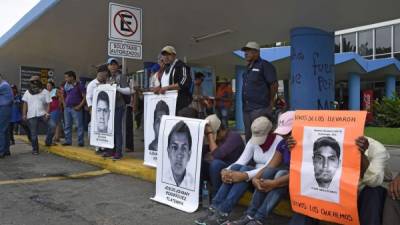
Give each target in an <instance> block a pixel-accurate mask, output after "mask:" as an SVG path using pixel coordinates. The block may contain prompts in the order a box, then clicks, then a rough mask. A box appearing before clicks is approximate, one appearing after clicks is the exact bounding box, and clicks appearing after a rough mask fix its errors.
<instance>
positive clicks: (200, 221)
mask: <svg viewBox="0 0 400 225" xmlns="http://www.w3.org/2000/svg"><path fill="white" fill-rule="evenodd" d="M214 213H215V209H213V208H211V207H210V208H208V209H207V210H206V213H205V214H204V215H203V216H202V217H200V218H198V219H196V220H195V221H194V222H195V223H196V224H199V225H205V223H204V221H206V220H207V219H208V218H209V217H211V216H212V215H213V214H214Z"/></svg>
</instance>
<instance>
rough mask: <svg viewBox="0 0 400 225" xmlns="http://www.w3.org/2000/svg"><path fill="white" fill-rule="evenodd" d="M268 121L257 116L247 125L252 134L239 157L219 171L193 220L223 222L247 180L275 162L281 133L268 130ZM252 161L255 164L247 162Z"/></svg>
mask: <svg viewBox="0 0 400 225" xmlns="http://www.w3.org/2000/svg"><path fill="white" fill-rule="evenodd" d="M271 130H272V123H271V122H270V121H269V120H268V119H267V118H266V117H259V118H257V119H255V120H254V122H253V123H252V125H251V131H252V137H251V139H250V140H249V142H248V143H247V145H246V147H245V149H244V151H243V153H242V155H241V156H240V158H239V159H238V160H237V161H236V162H235V163H233V164H231V165H230V166H228V167H227V168H226V169H224V170H222V171H221V178H222V181H223V184H222V185H221V187H220V188H219V189H218V192H217V194H216V195H215V197H214V198H213V200H212V203H211V206H210V208H209V210H208V211H207V214H206V215H205V216H203V217H201V218H199V219H197V220H196V221H195V222H196V224H200V225H219V224H223V223H225V222H227V219H228V215H229V213H230V212H231V211H232V209H233V207H234V206H235V205H236V203H237V202H238V201H239V199H240V198H241V197H242V195H243V194H244V193H245V192H246V190H247V187H248V185H249V181H250V180H251V179H253V178H254V177H255V176H256V175H257V174H258V172H260V171H261V170H262V169H263V168H264V167H266V166H271V167H275V166H276V163H275V161H276V159H275V158H276V157H275V150H276V147H277V146H278V144H279V143H280V142H281V140H282V137H280V136H277V135H275V134H273V133H272V132H271ZM251 161H254V163H255V167H253V166H251V165H250V162H251Z"/></svg>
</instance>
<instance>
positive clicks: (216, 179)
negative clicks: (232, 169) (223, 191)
mask: <svg viewBox="0 0 400 225" xmlns="http://www.w3.org/2000/svg"><path fill="white" fill-rule="evenodd" d="M228 166H229V165H228V163H226V162H224V161H222V160H219V159H214V160H212V161H211V163H210V167H209V175H210V176H209V177H210V181H211V185H212V188H211V196H215V195H216V194H217V191H218V190H219V188H220V187H221V185H222V179H221V170H222V169H224V168H226V167H228Z"/></svg>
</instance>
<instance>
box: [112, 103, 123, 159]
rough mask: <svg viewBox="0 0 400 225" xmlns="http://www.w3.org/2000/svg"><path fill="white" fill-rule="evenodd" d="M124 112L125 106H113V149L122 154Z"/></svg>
mask: <svg viewBox="0 0 400 225" xmlns="http://www.w3.org/2000/svg"><path fill="white" fill-rule="evenodd" d="M124 113H125V106H119V107H116V108H115V117H114V142H115V148H114V149H115V151H116V152H118V153H120V154H122V145H123V137H124V136H123V132H122V123H123V119H122V118H123V117H124Z"/></svg>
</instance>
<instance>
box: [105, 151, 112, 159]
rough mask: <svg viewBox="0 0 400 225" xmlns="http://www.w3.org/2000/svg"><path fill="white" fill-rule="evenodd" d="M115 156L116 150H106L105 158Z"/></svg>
mask: <svg viewBox="0 0 400 225" xmlns="http://www.w3.org/2000/svg"><path fill="white" fill-rule="evenodd" d="M113 156H114V152H112V151H106V152H104V153H103V157H104V158H109V157H113Z"/></svg>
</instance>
